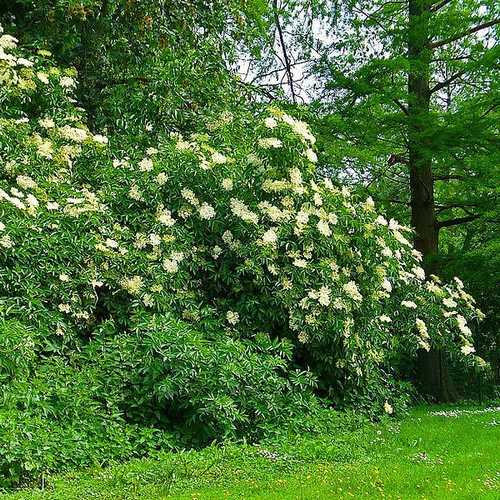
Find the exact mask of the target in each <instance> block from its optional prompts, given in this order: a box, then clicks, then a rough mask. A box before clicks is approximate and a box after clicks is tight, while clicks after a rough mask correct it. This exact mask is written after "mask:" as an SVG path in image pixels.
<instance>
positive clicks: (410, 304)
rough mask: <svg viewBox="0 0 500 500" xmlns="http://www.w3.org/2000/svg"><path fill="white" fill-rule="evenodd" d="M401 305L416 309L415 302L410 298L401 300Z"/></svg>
mask: <svg viewBox="0 0 500 500" xmlns="http://www.w3.org/2000/svg"><path fill="white" fill-rule="evenodd" d="M401 305H402V306H405V307H407V308H408V309H416V308H417V304H415V302H413V301H412V300H403V301H402V302H401Z"/></svg>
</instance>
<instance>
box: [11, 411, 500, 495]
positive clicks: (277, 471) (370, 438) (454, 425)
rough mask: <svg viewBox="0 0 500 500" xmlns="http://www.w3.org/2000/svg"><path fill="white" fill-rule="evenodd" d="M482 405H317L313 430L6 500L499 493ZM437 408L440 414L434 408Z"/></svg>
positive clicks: (76, 478)
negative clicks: (398, 413)
mask: <svg viewBox="0 0 500 500" xmlns="http://www.w3.org/2000/svg"><path fill="white" fill-rule="evenodd" d="M484 410H485V409H484V408H482V407H477V406H476V407H474V406H461V407H425V408H420V409H418V410H413V411H412V413H411V415H410V416H409V417H408V418H406V419H404V420H403V421H402V422H400V423H395V422H388V421H385V422H383V423H382V424H378V425H375V426H374V425H370V424H368V423H367V422H366V421H362V419H360V418H359V417H353V416H352V415H345V414H339V413H336V412H332V411H330V412H325V413H324V414H322V415H321V416H320V417H318V418H315V419H314V425H313V427H315V428H316V431H311V432H306V433H301V434H297V433H292V432H291V433H290V434H289V435H281V436H280V438H279V440H275V441H273V442H265V443H263V444H262V445H260V446H248V445H237V446H235V445H227V446H224V447H219V446H210V447H207V448H205V449H204V450H201V451H189V452H181V453H163V454H161V455H159V456H158V457H156V458H155V459H148V460H133V461H130V462H129V463H126V464H121V465H116V466H113V467H111V468H107V469H104V470H103V469H101V468H96V469H94V470H90V471H85V472H80V473H77V474H75V473H73V474H66V475H59V476H47V477H46V478H45V483H44V486H45V489H44V490H43V491H42V490H41V489H35V488H33V489H29V490H28V489H26V490H23V491H20V492H18V493H14V494H10V495H9V494H8V495H5V497H2V498H5V500H21V499H22V500H41V499H44V500H45V499H46V500H73V499H74V498H87V497H98V498H102V499H106V500H107V499H109V500H111V499H116V498H127V500H128V499H130V500H135V499H150V498H163V497H172V498H191V497H193V496H196V497H198V498H203V499H211V498H213V499H218V498H221V497H224V496H228V495H229V496H230V497H242V498H273V499H274V498H275V499H292V498H297V495H302V496H303V497H306V498H318V499H323V498H324V499H330V498H332V497H333V498H343V497H347V496H349V497H350V496H352V497H354V498H363V497H368V498H383V497H387V496H390V497H394V498H398V497H402V498H416V497H418V496H419V495H420V496H422V495H425V496H428V497H429V498H432V497H435V496H438V497H439V498H443V499H450V500H451V499H456V498H481V499H483V498H484V499H488V500H490V499H491V500H494V499H496V498H497V497H498V495H497V490H498V474H497V469H498V452H497V451H498V450H497V446H496V445H497V441H498V434H499V431H498V425H495V421H496V420H498V416H499V412H498V409H497V410H496V411H492V409H491V408H490V411H484ZM439 411H443V412H444V415H450V416H440V415H436V414H435V413H436V412H439Z"/></svg>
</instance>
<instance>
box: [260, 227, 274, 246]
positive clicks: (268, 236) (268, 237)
mask: <svg viewBox="0 0 500 500" xmlns="http://www.w3.org/2000/svg"><path fill="white" fill-rule="evenodd" d="M277 241H278V235H277V234H276V231H275V229H274V228H271V229H268V230H267V231H266V232H265V233H264V234H263V235H262V243H263V244H264V245H275V244H276V242H277Z"/></svg>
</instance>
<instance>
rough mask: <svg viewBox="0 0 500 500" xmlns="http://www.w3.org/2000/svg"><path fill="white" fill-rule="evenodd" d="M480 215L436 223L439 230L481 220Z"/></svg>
mask: <svg viewBox="0 0 500 500" xmlns="http://www.w3.org/2000/svg"><path fill="white" fill-rule="evenodd" d="M480 217H481V216H480V215H469V217H459V218H458V219H448V220H442V221H438V222H436V226H437V228H438V229H441V228H442V227H450V226H458V225H459V224H466V223H467V222H472V221H475V220H476V219H479V218H480Z"/></svg>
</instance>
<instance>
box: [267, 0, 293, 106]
mask: <svg viewBox="0 0 500 500" xmlns="http://www.w3.org/2000/svg"><path fill="white" fill-rule="evenodd" d="M273 11H274V21H275V23H276V28H277V30H278V36H279V39H280V45H281V51H282V52H283V58H284V59H285V69H286V74H287V75H288V85H289V86H290V92H291V94H292V101H293V102H294V103H295V102H296V101H297V99H296V97H295V89H294V88H293V76H292V67H291V64H290V59H289V58H288V52H287V50H286V45H285V38H284V36H283V29H282V27H281V22H280V17H279V13H278V0H273Z"/></svg>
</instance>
